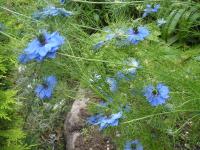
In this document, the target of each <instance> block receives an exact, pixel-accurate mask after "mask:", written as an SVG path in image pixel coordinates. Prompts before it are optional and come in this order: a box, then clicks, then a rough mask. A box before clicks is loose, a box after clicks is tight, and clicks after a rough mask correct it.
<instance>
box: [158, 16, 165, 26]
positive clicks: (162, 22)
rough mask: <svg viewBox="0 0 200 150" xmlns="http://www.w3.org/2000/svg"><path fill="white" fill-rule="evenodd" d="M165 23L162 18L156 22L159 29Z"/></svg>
mask: <svg viewBox="0 0 200 150" xmlns="http://www.w3.org/2000/svg"><path fill="white" fill-rule="evenodd" d="M166 22H167V21H166V20H165V19H164V18H161V19H158V20H157V25H158V26H159V27H160V26H162V25H163V24H165V23H166Z"/></svg>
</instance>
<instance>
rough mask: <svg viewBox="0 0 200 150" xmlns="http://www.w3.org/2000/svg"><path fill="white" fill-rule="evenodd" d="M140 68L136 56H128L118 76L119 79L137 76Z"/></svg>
mask: <svg viewBox="0 0 200 150" xmlns="http://www.w3.org/2000/svg"><path fill="white" fill-rule="evenodd" d="M138 68H140V65H139V62H138V61H137V60H136V59H135V58H128V59H127V60H126V61H125V66H124V67H123V69H122V71H118V72H117V75H116V76H117V78H118V79H119V80H120V79H126V80H130V79H132V78H133V77H134V76H135V74H136V71H137V69H138Z"/></svg>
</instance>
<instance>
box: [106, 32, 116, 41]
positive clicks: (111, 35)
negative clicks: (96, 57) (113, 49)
mask: <svg viewBox="0 0 200 150" xmlns="http://www.w3.org/2000/svg"><path fill="white" fill-rule="evenodd" d="M115 36H116V35H115V34H114V33H110V34H108V35H106V41H110V40H112V39H113V38H115Z"/></svg>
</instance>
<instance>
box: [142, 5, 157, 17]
mask: <svg viewBox="0 0 200 150" xmlns="http://www.w3.org/2000/svg"><path fill="white" fill-rule="evenodd" d="M159 8H160V5H159V4H157V5H155V6H154V7H152V6H151V5H149V4H148V5H146V8H145V9H144V14H143V15H142V17H143V18H144V17H146V16H147V15H149V14H151V13H156V12H158V9H159Z"/></svg>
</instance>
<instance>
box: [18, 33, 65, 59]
mask: <svg viewBox="0 0 200 150" xmlns="http://www.w3.org/2000/svg"><path fill="white" fill-rule="evenodd" d="M62 44H64V37H62V36H60V35H59V33H58V32H53V33H52V34H49V33H47V32H43V33H42V34H40V36H39V37H38V38H35V39H34V40H33V41H31V42H30V43H29V44H28V47H27V48H26V49H25V50H24V52H23V53H22V54H21V55H20V56H19V58H18V59H19V61H20V62H21V63H27V62H29V61H31V60H36V61H38V62H40V61H42V60H43V59H44V58H55V57H56V52H57V50H58V49H59V48H60V46H61V45H62Z"/></svg>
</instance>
